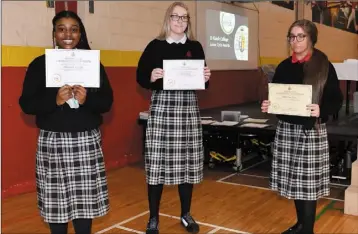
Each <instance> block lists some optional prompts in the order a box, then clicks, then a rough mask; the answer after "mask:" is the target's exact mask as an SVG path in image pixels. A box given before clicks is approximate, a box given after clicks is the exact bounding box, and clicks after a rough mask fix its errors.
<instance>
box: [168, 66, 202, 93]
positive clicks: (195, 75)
mask: <svg viewBox="0 0 358 234" xmlns="http://www.w3.org/2000/svg"><path fill="white" fill-rule="evenodd" d="M204 64H205V63H204V60H164V61H163V70H164V76H163V89H164V90H200V89H205V78H204Z"/></svg>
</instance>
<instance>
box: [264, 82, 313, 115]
mask: <svg viewBox="0 0 358 234" xmlns="http://www.w3.org/2000/svg"><path fill="white" fill-rule="evenodd" d="M268 99H269V101H270V105H269V108H268V113H271V114H279V115H295V116H306V117H309V116H311V111H310V110H307V105H310V104H312V85H298V84H273V83H270V84H269V98H268Z"/></svg>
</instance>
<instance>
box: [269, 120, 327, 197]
mask: <svg viewBox="0 0 358 234" xmlns="http://www.w3.org/2000/svg"><path fill="white" fill-rule="evenodd" d="M329 172H330V171H329V147H328V139H327V129H326V125H325V124H320V125H319V127H318V131H317V129H315V128H314V129H312V130H306V134H305V132H304V130H303V128H302V125H295V124H290V123H287V122H283V121H281V120H280V121H279V122H278V125H277V129H276V136H275V142H274V148H273V161H272V171H271V177H270V187H271V189H273V190H275V191H278V193H279V194H280V195H281V196H283V197H286V198H288V199H295V200H318V199H319V198H321V197H323V196H328V195H329V193H330V191H329V182H330V179H329Z"/></svg>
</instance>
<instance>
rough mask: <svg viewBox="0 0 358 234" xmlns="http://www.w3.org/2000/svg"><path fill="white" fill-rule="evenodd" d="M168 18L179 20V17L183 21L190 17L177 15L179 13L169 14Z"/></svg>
mask: <svg viewBox="0 0 358 234" xmlns="http://www.w3.org/2000/svg"><path fill="white" fill-rule="evenodd" d="M170 18H171V19H172V20H173V21H179V19H181V21H183V22H188V21H189V19H190V17H189V16H187V15H182V16H179V15H171V16H170Z"/></svg>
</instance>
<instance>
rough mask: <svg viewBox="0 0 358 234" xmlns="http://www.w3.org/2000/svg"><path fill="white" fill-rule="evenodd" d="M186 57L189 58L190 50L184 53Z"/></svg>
mask: <svg viewBox="0 0 358 234" xmlns="http://www.w3.org/2000/svg"><path fill="white" fill-rule="evenodd" d="M186 57H187V58H191V52H190V50H189V51H188V52H187V53H186Z"/></svg>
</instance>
